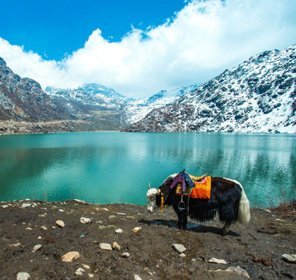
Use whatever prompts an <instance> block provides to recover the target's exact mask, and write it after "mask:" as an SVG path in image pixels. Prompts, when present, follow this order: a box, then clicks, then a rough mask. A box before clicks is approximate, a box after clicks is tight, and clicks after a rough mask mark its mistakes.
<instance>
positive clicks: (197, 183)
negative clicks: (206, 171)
mask: <svg viewBox="0 0 296 280" xmlns="http://www.w3.org/2000/svg"><path fill="white" fill-rule="evenodd" d="M190 178H191V179H192V181H193V182H194V187H193V188H189V187H187V188H186V191H185V192H182V186H181V184H178V185H177V188H176V194H178V195H181V194H183V195H189V196H190V198H195V199H210V198H211V183H212V178H211V176H206V175H203V176H193V175H190Z"/></svg>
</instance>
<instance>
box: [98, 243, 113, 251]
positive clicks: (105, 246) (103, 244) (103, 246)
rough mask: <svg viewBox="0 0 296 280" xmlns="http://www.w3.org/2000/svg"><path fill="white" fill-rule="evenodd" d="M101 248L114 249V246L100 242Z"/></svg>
mask: <svg viewBox="0 0 296 280" xmlns="http://www.w3.org/2000/svg"><path fill="white" fill-rule="evenodd" d="M100 248H101V249H102V250H105V251H112V246H111V244H109V243H100Z"/></svg>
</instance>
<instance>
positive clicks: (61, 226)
mask: <svg viewBox="0 0 296 280" xmlns="http://www.w3.org/2000/svg"><path fill="white" fill-rule="evenodd" d="M56 225H57V226H58V227H60V228H63V227H65V223H64V221H63V220H56Z"/></svg>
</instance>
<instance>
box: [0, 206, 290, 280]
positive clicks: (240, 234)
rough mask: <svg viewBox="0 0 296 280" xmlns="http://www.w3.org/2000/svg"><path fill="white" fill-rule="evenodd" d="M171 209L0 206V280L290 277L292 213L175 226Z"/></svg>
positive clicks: (271, 212) (267, 212)
mask: <svg viewBox="0 0 296 280" xmlns="http://www.w3.org/2000/svg"><path fill="white" fill-rule="evenodd" d="M175 221H176V216H175V214H174V213H173V211H172V209H165V210H164V212H163V213H161V212H158V213H155V214H149V213H147V211H146V208H145V207H141V206H135V205H123V204H113V205H94V204H87V203H84V202H81V201H66V202H55V203H48V202H38V201H30V200H26V201H17V202H2V203H0V248H1V250H0V279H19V280H23V279H135V280H140V279H143V280H144V279H248V278H251V279H295V277H296V263H295V262H296V255H295V254H296V223H295V221H296V210H295V205H292V206H290V207H289V208H287V209H283V208H277V209H269V210H268V209H253V210H252V218H251V222H250V223H249V224H248V225H239V224H236V225H233V226H232V227H231V231H230V234H229V235H227V236H222V235H221V230H220V229H221V224H220V223H219V221H212V222H208V223H206V224H197V223H195V222H194V221H191V222H190V223H189V228H188V230H186V231H182V230H179V229H177V228H176V227H175Z"/></svg>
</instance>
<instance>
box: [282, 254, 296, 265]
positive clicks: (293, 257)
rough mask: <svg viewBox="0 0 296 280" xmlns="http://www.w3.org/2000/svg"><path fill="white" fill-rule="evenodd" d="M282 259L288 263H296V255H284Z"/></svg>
mask: <svg viewBox="0 0 296 280" xmlns="http://www.w3.org/2000/svg"><path fill="white" fill-rule="evenodd" d="M282 258H283V260H284V261H286V262H289V263H296V254H283V255H282Z"/></svg>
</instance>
